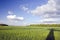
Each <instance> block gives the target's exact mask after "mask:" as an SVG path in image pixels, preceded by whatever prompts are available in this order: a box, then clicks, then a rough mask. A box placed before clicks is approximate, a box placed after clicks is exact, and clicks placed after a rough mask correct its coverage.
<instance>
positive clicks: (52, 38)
mask: <svg viewBox="0 0 60 40" xmlns="http://www.w3.org/2000/svg"><path fill="white" fill-rule="evenodd" d="M46 40H55V37H54V29H51V30H50V32H49V34H48V36H47V38H46Z"/></svg>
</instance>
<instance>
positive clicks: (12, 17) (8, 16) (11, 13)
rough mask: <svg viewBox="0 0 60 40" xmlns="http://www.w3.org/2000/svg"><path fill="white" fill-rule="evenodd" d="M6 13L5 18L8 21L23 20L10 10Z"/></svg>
mask: <svg viewBox="0 0 60 40" xmlns="http://www.w3.org/2000/svg"><path fill="white" fill-rule="evenodd" d="M8 14H9V15H7V19H8V20H9V21H10V22H18V21H23V20H24V17H20V16H16V15H14V14H13V12H11V11H8Z"/></svg>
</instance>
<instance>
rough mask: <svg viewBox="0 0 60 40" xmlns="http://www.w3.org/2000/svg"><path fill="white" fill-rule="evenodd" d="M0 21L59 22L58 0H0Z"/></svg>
mask: <svg viewBox="0 0 60 40" xmlns="http://www.w3.org/2000/svg"><path fill="white" fill-rule="evenodd" d="M0 23H5V24H9V25H28V24H40V23H57V24H58V23H60V0H0Z"/></svg>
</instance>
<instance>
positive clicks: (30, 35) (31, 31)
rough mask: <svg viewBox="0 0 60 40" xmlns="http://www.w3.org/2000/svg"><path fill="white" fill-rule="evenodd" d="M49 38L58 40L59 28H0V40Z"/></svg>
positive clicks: (59, 39)
mask: <svg viewBox="0 0 60 40" xmlns="http://www.w3.org/2000/svg"><path fill="white" fill-rule="evenodd" d="M51 29H53V31H51ZM51 32H52V33H51ZM50 35H52V36H50ZM51 37H52V38H51ZM49 38H50V39H51V40H52V39H53V38H54V39H53V40H60V28H59V27H39V26H38V27H36V26H32V25H31V26H24V27H22V26H21V27H20V26H0V40H49Z"/></svg>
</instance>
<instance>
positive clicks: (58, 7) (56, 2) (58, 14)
mask: <svg viewBox="0 0 60 40" xmlns="http://www.w3.org/2000/svg"><path fill="white" fill-rule="evenodd" d="M30 13H32V14H33V15H39V16H40V17H42V18H43V19H41V20H42V21H43V22H47V21H48V22H54V23H58V20H60V0H48V3H47V4H44V5H42V6H37V7H36V8H35V9H33V10H30ZM56 19H57V20H56Z"/></svg>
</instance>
